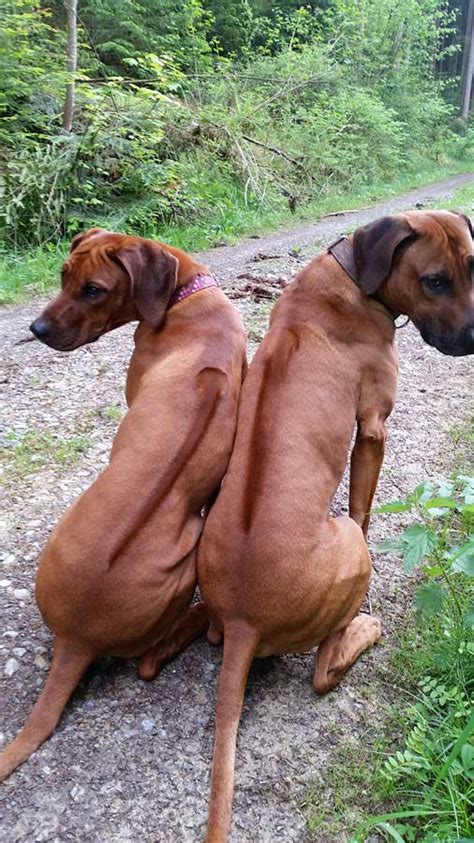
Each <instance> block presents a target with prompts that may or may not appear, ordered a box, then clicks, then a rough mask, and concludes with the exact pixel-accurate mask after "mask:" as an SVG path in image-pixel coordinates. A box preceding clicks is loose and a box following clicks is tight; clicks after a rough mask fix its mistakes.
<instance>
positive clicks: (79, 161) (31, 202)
mask: <svg viewBox="0 0 474 843" xmlns="http://www.w3.org/2000/svg"><path fill="white" fill-rule="evenodd" d="M0 2H1V3H2V5H3V7H4V8H3V9H2V12H3V11H4V25H3V30H2V36H1V39H0V63H1V64H2V67H4V68H5V69H6V73H4V74H3V76H2V80H4V81H0V106H1V108H2V120H1V123H0V166H1V171H2V173H3V176H2V183H1V185H0V190H1V192H2V200H3V201H2V205H1V212H0V236H2V237H3V239H4V240H5V242H6V244H7V245H8V247H9V248H12V247H14V248H15V249H22V248H24V247H25V246H31V245H39V244H43V243H48V242H57V241H58V240H60V239H61V238H63V237H70V236H71V235H73V234H74V233H75V232H77V231H78V230H79V229H81V228H83V227H85V226H89V225H92V224H105V225H109V226H110V227H116V228H126V229H128V230H130V231H134V232H136V233H140V234H144V233H146V234H149V235H152V236H156V235H158V236H160V234H161V233H162V231H163V230H166V229H167V228H169V226H176V225H183V224H186V225H189V226H191V227H193V226H196V225H198V226H199V225H201V224H202V221H203V220H204V219H209V218H211V217H214V216H216V217H217V218H218V219H219V224H218V227H219V229H221V228H223V229H225V228H226V227H228V226H226V224H225V223H222V217H223V215H224V214H231V213H232V212H231V209H230V204H231V203H230V202H229V201H226V200H227V197H233V198H234V199H235V200H236V201H237V202H238V203H239V204H240V201H241V200H242V205H243V207H244V209H245V215H248V214H247V209H248V210H249V211H250V213H251V214H252V213H254V212H255V213H256V212H257V211H258V210H259V211H260V213H261V214H262V216H265V215H268V214H269V213H270V214H275V213H280V216H281V215H282V211H283V210H284V209H287V207H288V200H289V199H291V201H292V203H293V206H294V204H295V202H296V204H297V206H298V207H299V208H301V207H304V206H309V204H310V203H311V202H314V201H315V200H318V201H320V200H321V198H324V197H325V196H334V195H335V194H337V193H338V192H339V193H340V192H341V190H342V189H343V190H344V191H345V192H346V194H347V192H348V191H351V192H357V191H360V190H361V189H362V188H364V187H368V186H370V185H374V184H376V183H377V182H379V181H380V180H381V179H382V178H383V180H384V181H385V182H386V181H388V180H390V179H395V178H396V177H397V176H398V174H399V173H400V172H401V171H402V170H403V171H407V170H410V171H412V172H413V171H415V170H416V169H418V168H420V167H421V166H426V162H427V159H430V158H431V160H432V161H434V160H436V161H437V162H439V161H440V160H441V159H443V157H444V156H445V155H446V154H449V155H451V156H453V155H457V156H460V155H469V154H470V153H471V152H472V151H473V147H472V133H471V134H469V133H467V134H466V133H461V134H459V133H458V134H456V132H454V131H452V130H451V126H450V124H451V113H452V112H451V106H450V105H449V103H448V102H447V101H446V100H445V99H444V97H443V94H444V86H445V84H446V78H445V77H443V80H442V83H441V81H440V80H439V79H438V78H437V77H436V73H435V68H436V61H435V60H436V58H437V57H438V59H439V58H440V57H442V55H443V51H445V49H446V48H445V46H444V45H445V44H446V43H448V41H449V43H450V45H451V46H450V49H455V37H454V36H455V35H456V33H454V34H453V32H454V21H453V14H452V13H451V12H449V10H447V9H446V8H445V5H444V0H422V2H421V3H420V2H418V0H382V2H378V0H377V2H376V0H357V2H356V0H327V1H326V2H324V3H321V4H318V7H313V6H307V5H304V4H302V3H299V2H297V1H296V0H281V2H279V3H278V4H276V5H274V4H270V3H267V2H266V0H254V2H251V0H238V2H237V3H230V2H223V3H217V2H215V0H181V2H178V0H119V2H117V3H112V2H111V0H100V2H89V0H82V2H81V3H80V4H79V36H78V53H79V71H78V74H77V79H76V107H75V114H74V123H73V128H74V132H73V134H72V135H64V134H62V133H61V112H62V107H63V100H64V90H65V85H66V82H67V81H68V76H67V73H66V72H65V67H66V61H65V8H64V4H63V3H62V2H61V0H50V2H49V3H48V4H45V3H44V4H39V5H38V4H33V3H31V2H27V0H16V2H13V3H6V2H4V0H3V2H2V0H0ZM447 39H448V41H447ZM453 44H454V47H453ZM216 205H217V208H218V212H217V214H216V213H215V206H216ZM213 225H214V223H213Z"/></svg>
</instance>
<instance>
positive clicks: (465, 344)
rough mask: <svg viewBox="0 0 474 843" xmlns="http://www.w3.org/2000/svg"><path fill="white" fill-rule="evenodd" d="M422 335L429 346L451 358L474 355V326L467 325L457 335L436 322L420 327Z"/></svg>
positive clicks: (426, 323)
mask: <svg viewBox="0 0 474 843" xmlns="http://www.w3.org/2000/svg"><path fill="white" fill-rule="evenodd" d="M419 330H420V334H421V336H422V337H423V339H424V341H425V342H426V343H428V345H431V346H433V347H434V348H436V349H437V350H438V351H440V352H441V354H446V355H447V356H449V357H466V356H468V355H470V354H474V325H467V326H466V327H465V328H463V329H462V330H460V331H457V332H456V333H453V332H450V331H446V330H444V329H443V328H441V327H440V326H439V325H438V324H436V323H435V322H425V323H423V324H422V325H420V328H419Z"/></svg>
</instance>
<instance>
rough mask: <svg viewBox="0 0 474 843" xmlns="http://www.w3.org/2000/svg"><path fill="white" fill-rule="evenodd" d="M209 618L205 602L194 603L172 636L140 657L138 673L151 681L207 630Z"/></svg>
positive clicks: (159, 642)
mask: <svg viewBox="0 0 474 843" xmlns="http://www.w3.org/2000/svg"><path fill="white" fill-rule="evenodd" d="M208 626H209V618H208V615H207V612H206V609H205V606H204V603H194V604H193V605H192V606H190V607H189V609H188V610H187V612H186V613H185V614H184V615H183V617H182V618H181V620H180V621H179V622H178V624H177V625H176V626H175V628H174V629H173V631H172V632H171V634H170V636H169V637H168V638H166V639H165V640H164V641H163V640H162V641H158V643H157V644H155V645H154V646H153V647H150V649H149V650H147V651H146V652H145V653H143V655H142V656H141V657H140V660H139V662H138V675H139V676H140V678H141V679H145V680H146V681H147V682H151V681H152V680H153V679H156V677H157V676H158V674H159V672H160V670H161V668H162V667H163V665H164V664H165V663H166V662H168V661H170V660H171V659H173V658H174V657H175V656H177V655H178V654H179V653H181V651H182V650H184V649H185V648H186V647H187V646H188V645H189V644H191V643H192V642H193V641H194V640H195V639H196V638H198V637H199V636H200V635H202V634H203V633H204V632H206V630H207V628H208Z"/></svg>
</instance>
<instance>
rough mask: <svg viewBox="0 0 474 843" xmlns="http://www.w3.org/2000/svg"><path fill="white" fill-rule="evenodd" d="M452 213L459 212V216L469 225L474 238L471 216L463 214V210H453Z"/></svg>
mask: <svg viewBox="0 0 474 843" xmlns="http://www.w3.org/2000/svg"><path fill="white" fill-rule="evenodd" d="M451 213H452V214H457V216H458V217H462V218H463V220H465V221H466V225H467V227H468V229H469V231H470V233H471V237H472V239H473V240H474V231H473V228H472V222H471V220H470V218H469V217H468V216H466V214H462V213H461V211H451Z"/></svg>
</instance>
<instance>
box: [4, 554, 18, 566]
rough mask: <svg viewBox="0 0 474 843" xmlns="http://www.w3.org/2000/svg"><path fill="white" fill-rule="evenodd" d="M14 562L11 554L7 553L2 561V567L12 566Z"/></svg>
mask: <svg viewBox="0 0 474 843" xmlns="http://www.w3.org/2000/svg"><path fill="white" fill-rule="evenodd" d="M14 561H15V557H14V555H13V553H8V554H7V555H6V556H5V557H4V559H3V564H4V565H13V563H14Z"/></svg>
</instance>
